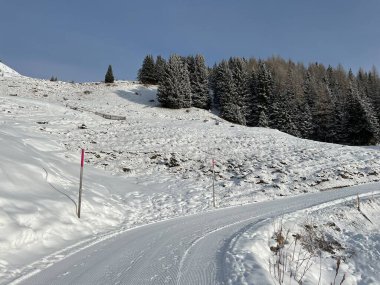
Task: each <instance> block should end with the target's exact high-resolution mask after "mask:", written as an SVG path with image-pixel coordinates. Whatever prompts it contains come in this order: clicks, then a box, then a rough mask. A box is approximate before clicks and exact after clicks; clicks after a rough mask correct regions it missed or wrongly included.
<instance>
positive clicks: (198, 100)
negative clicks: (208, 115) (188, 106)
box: [187, 55, 211, 110]
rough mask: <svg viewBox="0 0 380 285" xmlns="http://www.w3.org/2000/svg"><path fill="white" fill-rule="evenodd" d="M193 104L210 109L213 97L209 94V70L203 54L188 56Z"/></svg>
mask: <svg viewBox="0 0 380 285" xmlns="http://www.w3.org/2000/svg"><path fill="white" fill-rule="evenodd" d="M187 64H188V70H189V77H190V86H191V100H192V106H194V107H197V108H201V109H206V110H207V109H209V108H210V105H211V98H210V94H209V82H208V72H207V67H206V65H205V60H204V58H203V56H201V55H196V56H195V57H193V56H190V57H188V58H187Z"/></svg>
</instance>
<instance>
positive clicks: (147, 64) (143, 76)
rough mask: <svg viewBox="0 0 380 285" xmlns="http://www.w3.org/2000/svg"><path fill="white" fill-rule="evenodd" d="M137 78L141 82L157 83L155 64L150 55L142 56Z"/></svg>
mask: <svg viewBox="0 0 380 285" xmlns="http://www.w3.org/2000/svg"><path fill="white" fill-rule="evenodd" d="M138 80H139V81H140V82H141V83H142V84H157V81H158V80H157V71H156V65H155V63H154V59H153V56H152V55H147V56H146V57H145V58H144V61H143V64H142V67H141V68H140V70H139V72H138Z"/></svg>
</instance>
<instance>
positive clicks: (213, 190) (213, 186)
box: [212, 159, 216, 208]
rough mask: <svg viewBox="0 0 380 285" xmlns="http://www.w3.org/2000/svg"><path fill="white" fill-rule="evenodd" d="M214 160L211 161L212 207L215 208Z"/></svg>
mask: <svg viewBox="0 0 380 285" xmlns="http://www.w3.org/2000/svg"><path fill="white" fill-rule="evenodd" d="M214 168H215V159H212V205H213V206H214V208H216V205H215V169H214Z"/></svg>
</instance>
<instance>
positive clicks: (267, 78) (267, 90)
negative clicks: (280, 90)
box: [256, 62, 273, 127]
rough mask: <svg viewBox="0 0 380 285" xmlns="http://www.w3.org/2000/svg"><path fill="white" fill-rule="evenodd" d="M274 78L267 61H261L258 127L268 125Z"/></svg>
mask: <svg viewBox="0 0 380 285" xmlns="http://www.w3.org/2000/svg"><path fill="white" fill-rule="evenodd" d="M272 88H273V80H272V74H271V72H270V71H269V70H268V69H267V67H266V65H265V63H263V62H260V64H259V71H258V75H257V87H256V91H257V112H258V114H259V121H258V122H257V126H258V127H268V126H269V124H270V122H269V107H270V100H271V97H272Z"/></svg>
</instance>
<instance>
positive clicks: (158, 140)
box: [0, 68, 380, 284]
mask: <svg viewBox="0 0 380 285" xmlns="http://www.w3.org/2000/svg"><path fill="white" fill-rule="evenodd" d="M3 69H4V68H3ZM3 69H2V70H3ZM4 70H5V69H4ZM102 115H117V116H122V117H125V118H126V120H109V119H106V118H104V116H102ZM0 145H1V147H0V156H1V160H0V170H1V171H0V179H1V184H0V205H1V207H0V230H1V235H0V284H5V283H9V282H10V280H14V279H17V278H18V277H20V276H24V275H25V274H26V273H27V272H32V271H33V269H36V268H37V269H38V270H41V269H43V268H45V267H47V266H49V265H50V264H53V263H55V262H56V261H57V260H61V259H63V258H64V257H66V256H67V255H70V254H72V252H74V251H75V250H78V249H80V248H82V246H83V247H84V246H87V245H89V244H91V243H93V242H96V241H98V240H101V239H102V238H105V237H106V236H109V235H112V234H115V233H116V232H120V231H124V230H128V229H132V228H135V227H136V226H138V225H144V224H147V223H151V222H156V221H161V220H167V219H168V218H174V217H178V216H184V215H189V214H198V213H201V212H205V211H208V210H211V209H212V187H211V185H212V169H211V160H212V159H213V158H214V159H215V160H216V166H215V173H216V175H215V180H216V181H215V190H216V203H217V206H218V207H219V208H223V207H227V206H238V205H241V204H249V203H253V202H260V201H265V200H273V199H277V198H280V199H279V201H284V200H283V199H284V198H283V196H293V195H297V194H304V193H307V192H319V191H320V190H323V189H330V188H335V187H342V186H350V185H355V184H360V183H367V182H375V181H378V179H379V175H380V160H379V158H380V154H379V153H378V151H377V150H376V149H369V148H361V147H348V146H342V145H334V144H327V143H319V142H313V141H308V140H303V139H298V138H295V137H292V136H290V135H287V134H284V133H281V132H279V131H276V130H270V129H263V128H247V127H244V126H239V125H234V124H231V123H229V122H226V121H224V120H222V119H220V118H219V117H218V116H217V115H215V114H213V113H211V112H209V111H205V110H199V109H195V108H191V109H182V110H169V109H163V108H160V107H159V106H158V103H157V100H156V87H150V86H143V85H140V84H137V83H134V82H123V81H120V82H116V83H115V84H104V83H84V84H76V83H66V82H50V81H45V80H37V79H31V78H26V77H18V76H13V77H8V76H3V77H1V76H0ZM81 148H84V149H85V151H86V153H85V162H86V165H85V172H84V173H85V175H84V194H83V205H82V218H81V219H77V218H76V215H75V211H76V201H77V195H78V178H79V161H80V149H81ZM322 196H323V195H322ZM327 200H328V199H327ZM327 200H326V201H327ZM278 203H280V204H278V205H277V207H280V208H281V207H282V206H279V205H283V204H281V202H278ZM284 203H286V202H284ZM238 208H239V207H238ZM296 209H298V208H294V210H296ZM219 211H220V210H219ZM220 213H221V214H220V215H221V216H224V217H225V216H226V215H227V214H224V213H222V211H221V212H220ZM278 213H280V212H278ZM265 214H266V215H267V216H270V215H269V214H268V213H265ZM199 217H200V219H201V217H202V216H199ZM239 217H240V216H239V215H237V217H236V218H233V220H231V221H230V220H228V219H227V220H225V222H222V221H220V223H218V224H216V225H214V227H211V228H210V230H211V231H213V230H216V229H219V228H224V227H226V226H227V225H229V224H228V223H229V222H231V223H237V227H236V228H230V227H229V226H228V229H227V228H226V231H225V235H224V236H223V235H221V236H220V238H222V239H225V238H227V237H228V236H231V235H232V234H233V232H234V230H240V228H241V226H246V225H248V224H249V222H250V221H247V223H248V224H244V223H243V224H241V223H240V222H241V221H242V220H241V219H240V218H239ZM247 218H248V217H247V216H244V218H242V219H243V220H244V219H247ZM209 219H211V218H207V219H205V223H204V224H202V223H201V224H200V226H202V227H206V228H207V227H208V226H207V225H208V223H210V222H211V221H210V220H209ZM220 219H222V218H220ZM184 222H185V220H184ZM172 223H173V224H175V223H178V222H175V221H174V220H173V222H172ZM195 223H199V220H192V222H190V224H191V227H193V225H194V224H195ZM191 227H189V231H188V232H184V235H189V236H191V234H190V231H197V229H196V228H191ZM194 227H195V226H194ZM179 230H183V229H182V228H181V229H179ZM223 232H224V231H223ZM131 233H132V232H131ZM151 235H153V232H152V233H151ZM202 236H203V235H202V234H200V235H197V233H196V232H194V233H193V237H194V238H193V239H192V240H196V239H197V238H199V237H202ZM139 238H141V237H139V236H138V234H137V230H136V236H135V239H136V240H137V239H139ZM152 238H153V236H152ZM161 241H162V240H161V239H160V237H159V236H158V237H157V240H155V246H157V247H159V243H160V242H161ZM188 242H190V243H191V241H189V239H187V240H185V241H184V244H183V247H181V248H182V249H183V250H182V251H181V252H180V253H179V254H178V258H182V257H183V254H185V252H186V255H188V254H189V252H187V251H186V250H185V249H186V248H188V245H189V244H188ZM217 245H221V244H216V245H215V247H213V248H214V249H215V250H217V252H221V253H220V254H223V248H220V247H218V246H217ZM154 248H155V247H151V250H153V251H154V250H155V249H154ZM144 252H145V251H144ZM69 253H70V254H69ZM134 254H136V256H135V258H137V259H138V257H139V253H138V252H135V253H134ZM181 254H182V255H181ZM214 254H215V253H214ZM47 256H48V257H49V258H47ZM181 256H182V257H181ZM155 257H157V256H155ZM126 260H127V259H126ZM128 260H129V259H128ZM131 260H135V259H131ZM131 260H130V261H131ZM95 261H96V260H94V262H95ZM176 266H177V267H175V266H174V268H177V269H176V270H177V271H175V272H177V273H178V272H182V271H178V270H179V269H178V266H179V265H178V264H177V265H176ZM183 266H184V265H183ZM215 266H216V265H215ZM218 266H219V265H218ZM189 268H190V267H189ZM218 268H219V267H218ZM114 269H115V268H114ZM168 270H169V269H168ZM218 270H219V269H218ZM181 274H182V273H181ZM140 276H141V275H140ZM171 276H172V277H173V276H178V275H176V274H174V273H173V274H172V275H171ZM215 276H216V275H215ZM218 276H219V275H218ZM223 276H224V275H223ZM161 277H162V276H159V277H157V278H161ZM177 278H182V277H177ZM218 278H219V277H218ZM181 280H182V279H181ZM152 282H153V281H152ZM171 282H172V284H173V281H171ZM148 283H149V282H148ZM169 283H170V282H169ZM134 284H137V283H134ZM153 284H156V283H154V282H153ZM189 284H190V283H189ZM205 284H207V283H205ZM209 284H210V283H209Z"/></svg>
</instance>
